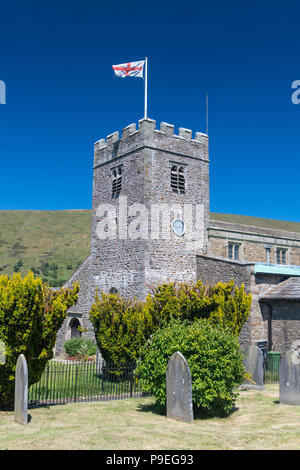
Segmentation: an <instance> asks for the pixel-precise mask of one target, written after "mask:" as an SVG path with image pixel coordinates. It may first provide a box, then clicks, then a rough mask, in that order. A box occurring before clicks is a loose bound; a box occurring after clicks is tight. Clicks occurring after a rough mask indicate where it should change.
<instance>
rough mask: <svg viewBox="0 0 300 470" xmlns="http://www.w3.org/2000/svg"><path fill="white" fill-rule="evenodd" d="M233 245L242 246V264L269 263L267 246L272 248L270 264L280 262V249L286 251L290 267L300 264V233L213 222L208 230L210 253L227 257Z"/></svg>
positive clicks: (240, 255)
mask: <svg viewBox="0 0 300 470" xmlns="http://www.w3.org/2000/svg"><path fill="white" fill-rule="evenodd" d="M229 242H235V243H238V244H240V250H239V260H240V261H246V262H248V261H249V262H257V263H258V262H261V263H267V254H266V248H265V246H266V245H269V246H270V247H271V251H270V259H269V262H270V263H274V264H276V262H277V261H276V249H277V248H286V249H287V259H286V264H290V265H298V266H299V265H300V234H299V233H292V232H285V231H283V230H273V229H267V228H262V227H252V226H246V225H238V224H231V223H228V222H220V221H214V220H211V221H210V225H209V229H208V254H209V255H215V256H221V257H223V258H227V257H228V243H229Z"/></svg>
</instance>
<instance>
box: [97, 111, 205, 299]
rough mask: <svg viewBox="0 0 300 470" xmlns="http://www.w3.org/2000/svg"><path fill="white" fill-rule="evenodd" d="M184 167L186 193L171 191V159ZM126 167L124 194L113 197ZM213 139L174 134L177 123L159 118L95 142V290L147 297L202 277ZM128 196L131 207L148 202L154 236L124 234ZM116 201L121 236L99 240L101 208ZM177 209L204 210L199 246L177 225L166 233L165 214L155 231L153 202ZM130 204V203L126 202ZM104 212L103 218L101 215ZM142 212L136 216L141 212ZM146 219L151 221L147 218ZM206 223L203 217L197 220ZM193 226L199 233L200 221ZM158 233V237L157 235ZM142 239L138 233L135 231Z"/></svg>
mask: <svg viewBox="0 0 300 470" xmlns="http://www.w3.org/2000/svg"><path fill="white" fill-rule="evenodd" d="M174 163H175V164H178V165H184V168H185V181H186V191H185V194H179V193H178V194H177V193H174V192H173V191H172V188H171V180H170V168H171V165H172V164H174ZM120 165H122V191H121V193H120V196H119V198H116V199H113V198H112V185H111V172H112V171H113V169H114V168H115V167H117V166H120ZM208 165H209V162H208V138H207V136H206V135H205V134H202V133H199V132H197V133H196V135H195V138H194V139H192V132H191V131H190V130H188V129H184V128H180V129H179V135H174V126H172V125H170V124H167V123H161V126H160V129H159V130H158V129H156V123H155V121H153V120H150V119H147V120H141V121H140V122H139V128H138V129H136V126H135V125H134V124H131V125H130V126H128V127H126V128H125V129H123V132H122V136H121V138H119V134H118V133H114V134H111V135H110V136H108V138H107V139H106V141H105V140H104V139H102V140H100V141H98V142H97V143H96V144H95V158H94V181H93V215H92V241H91V269H92V284H93V286H92V289H93V290H94V291H95V289H96V288H97V287H98V289H100V290H104V291H106V292H107V291H109V290H110V289H111V288H113V287H114V288H116V289H117V290H118V292H119V293H120V294H121V295H124V296H126V297H133V296H136V297H138V298H141V299H142V298H144V297H145V295H146V294H147V292H148V291H149V289H150V288H151V287H152V286H153V285H157V284H159V283H162V282H164V281H183V280H184V281H188V280H190V281H193V280H196V257H195V254H196V253H199V252H200V253H202V252H203V251H205V250H206V244H207V226H208V216H209V168H208ZM121 197H123V198H124V197H127V209H128V211H129V212H130V210H132V205H133V204H141V205H142V210H146V213H147V222H148V231H147V236H146V237H145V236H142V237H141V238H135V239H132V230H131V235H128V236H127V239H126V237H125V238H123V239H122V238H120V235H119V233H118V230H119V227H120V226H121V222H120V221H121V218H122V214H121V213H120V210H119V207H120V201H121ZM103 204H109V205H110V206H111V207H113V208H114V209H115V211H116V212H115V214H116V220H117V233H116V237H115V238H113V239H112V238H111V237H109V238H107V239H103V237H102V239H100V238H99V236H98V228H99V224H101V223H102V221H103V213H101V214H100V215H99V207H100V206H102V207H103ZM162 204H166V206H165V208H166V207H168V208H170V206H171V205H173V204H179V207H181V208H183V207H187V206H184V205H187V204H189V205H190V206H191V207H192V206H193V209H194V214H195V207H196V205H198V206H200V207H201V210H200V212H199V213H200V219H201V217H202V220H201V227H200V236H199V228H197V230H198V238H200V241H199V244H198V245H197V246H194V245H192V246H190V245H189V244H188V243H187V237H188V235H187V233H185V234H184V236H182V237H178V236H176V235H175V234H174V233H173V232H172V230H171V229H170V233H169V238H168V239H167V238H166V236H165V234H163V233H162V226H163V222H165V220H164V221H163V219H162V218H161V220H160V223H159V235H158V238H157V236H156V235H153V230H152V228H153V223H154V217H153V216H152V212H151V211H152V209H153V207H155V205H156V207H157V205H160V206H159V207H160V208H162V207H163V206H161V205H162ZM122 207H124V206H122ZM97 210H98V215H97ZM139 214H140V213H139V212H137V215H136V217H139ZM136 217H135V216H134V212H133V213H132V214H131V217H130V214H129V217H128V219H127V220H128V221H129V225H130V223H132V222H133V220H134V219H136ZM176 217H177V209H176V210H175V211H174V212H172V211H170V220H169V226H171V223H172V220H173V219H175V218H176ZM143 220H144V219H143ZM198 222H199V220H198ZM193 224H194V226H193V228H194V229H195V230H196V226H195V221H194V220H193ZM153 236H154V237H155V239H153ZM136 237H138V233H137V234H136Z"/></svg>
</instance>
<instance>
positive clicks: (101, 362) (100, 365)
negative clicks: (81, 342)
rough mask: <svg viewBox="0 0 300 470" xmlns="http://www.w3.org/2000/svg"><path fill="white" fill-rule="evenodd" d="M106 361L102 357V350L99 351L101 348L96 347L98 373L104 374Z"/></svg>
mask: <svg viewBox="0 0 300 470" xmlns="http://www.w3.org/2000/svg"><path fill="white" fill-rule="evenodd" d="M105 365H106V364H105V361H104V359H103V357H102V354H101V352H100V351H99V349H98V348H97V349H96V373H97V374H98V375H99V374H102V370H103V367H105Z"/></svg>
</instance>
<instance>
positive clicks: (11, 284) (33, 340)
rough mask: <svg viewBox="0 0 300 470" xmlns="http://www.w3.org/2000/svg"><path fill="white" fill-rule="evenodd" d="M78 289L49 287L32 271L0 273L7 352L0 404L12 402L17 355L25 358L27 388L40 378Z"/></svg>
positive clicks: (0, 320)
mask: <svg viewBox="0 0 300 470" xmlns="http://www.w3.org/2000/svg"><path fill="white" fill-rule="evenodd" d="M78 291H79V285H78V284H75V285H73V287H72V288H68V289H60V290H51V288H50V287H49V285H48V284H45V283H43V281H42V280H41V279H40V278H35V277H34V275H33V273H32V272H31V271H29V273H28V274H27V275H26V276H25V277H24V278H22V277H21V275H20V274H14V275H13V276H12V277H8V276H0V341H2V342H3V343H4V345H5V353H6V360H5V364H0V405H2V404H7V403H11V402H12V401H13V398H14V382H15V369H16V363H17V359H18V357H19V354H24V356H25V358H26V360H27V364H28V382H29V383H28V385H29V387H30V386H31V385H32V384H34V383H35V382H38V381H39V380H40V377H41V375H42V373H43V371H44V369H45V366H46V364H47V362H48V361H49V359H51V358H52V357H53V348H54V346H55V342H56V335H57V332H58V330H59V329H60V327H61V326H62V324H63V321H64V319H65V318H66V316H67V309H68V308H69V307H71V306H72V305H74V304H75V303H76V302H77V298H78Z"/></svg>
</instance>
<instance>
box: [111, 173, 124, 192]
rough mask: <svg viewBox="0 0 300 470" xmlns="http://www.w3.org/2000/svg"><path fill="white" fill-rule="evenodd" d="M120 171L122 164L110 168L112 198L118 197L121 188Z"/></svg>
mask: <svg viewBox="0 0 300 470" xmlns="http://www.w3.org/2000/svg"><path fill="white" fill-rule="evenodd" d="M122 173H123V168H122V165H120V166H118V167H116V168H113V169H112V170H111V182H112V198H117V197H119V194H120V192H121V189H122Z"/></svg>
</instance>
